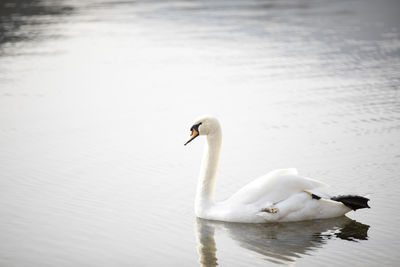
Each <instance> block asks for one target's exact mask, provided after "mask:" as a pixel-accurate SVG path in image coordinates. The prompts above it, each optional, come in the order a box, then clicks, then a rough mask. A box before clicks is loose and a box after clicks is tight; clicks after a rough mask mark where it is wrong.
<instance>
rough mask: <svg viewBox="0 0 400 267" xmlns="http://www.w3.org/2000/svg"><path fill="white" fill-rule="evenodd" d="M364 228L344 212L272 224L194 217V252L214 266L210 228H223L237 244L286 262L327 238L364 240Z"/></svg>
mask: <svg viewBox="0 0 400 267" xmlns="http://www.w3.org/2000/svg"><path fill="white" fill-rule="evenodd" d="M368 228H369V226H368V225H365V224H362V223H359V222H356V221H354V220H351V219H349V218H348V217H345V216H343V217H339V218H333V219H325V220H313V221H303V222H292V223H273V224H242V223H228V222H216V221H208V220H204V219H199V218H198V219H197V241H198V252H199V255H200V263H201V264H202V266H207V267H208V266H217V265H218V264H217V256H216V252H217V246H216V243H215V240H214V231H215V229H218V230H219V229H223V230H225V231H226V232H227V233H228V234H229V236H230V237H231V238H232V239H233V240H235V241H236V242H238V244H239V245H240V246H241V247H243V248H246V249H249V250H251V251H254V252H257V253H259V254H261V255H263V256H265V257H266V259H267V260H269V261H272V262H279V263H290V262H294V261H295V260H296V258H299V257H301V256H302V255H305V254H308V253H309V252H310V251H313V250H315V249H317V248H320V247H322V246H323V245H324V244H325V243H326V242H328V240H329V239H331V238H340V239H345V240H351V241H356V240H365V239H367V238H368V235H367V232H368Z"/></svg>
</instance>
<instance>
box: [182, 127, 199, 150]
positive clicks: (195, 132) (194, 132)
mask: <svg viewBox="0 0 400 267" xmlns="http://www.w3.org/2000/svg"><path fill="white" fill-rule="evenodd" d="M197 136H199V132H198V131H197V130H196V129H193V130H192V135H191V136H190V139H189V141H187V142H186V143H185V146H186V145H187V144H189V143H190V142H191V141H192V140H193V139H195V138H196V137H197Z"/></svg>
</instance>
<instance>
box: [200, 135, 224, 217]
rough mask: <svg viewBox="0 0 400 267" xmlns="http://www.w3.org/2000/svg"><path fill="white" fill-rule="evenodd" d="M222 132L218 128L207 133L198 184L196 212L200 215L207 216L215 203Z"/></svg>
mask: <svg viewBox="0 0 400 267" xmlns="http://www.w3.org/2000/svg"><path fill="white" fill-rule="evenodd" d="M221 140H222V134H221V130H220V129H217V130H216V131H215V132H213V133H212V134H209V135H207V146H206V148H205V151H204V155H203V161H202V167H201V171H200V176H199V180H198V184H197V193H196V201H195V212H196V215H197V216H198V217H202V218H204V217H207V216H206V214H207V211H209V209H210V208H211V207H212V206H213V205H214V188H215V176H216V173H217V167H218V159H219V152H220V148H221Z"/></svg>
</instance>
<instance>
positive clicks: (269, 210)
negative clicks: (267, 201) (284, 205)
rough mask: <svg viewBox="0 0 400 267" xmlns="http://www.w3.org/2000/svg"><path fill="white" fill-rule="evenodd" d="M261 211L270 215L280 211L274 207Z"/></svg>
mask: <svg viewBox="0 0 400 267" xmlns="http://www.w3.org/2000/svg"><path fill="white" fill-rule="evenodd" d="M261 211H264V212H268V213H278V211H279V209H278V208H273V207H268V208H263V209H262V210H261Z"/></svg>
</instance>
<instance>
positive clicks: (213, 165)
mask: <svg viewBox="0 0 400 267" xmlns="http://www.w3.org/2000/svg"><path fill="white" fill-rule="evenodd" d="M190 130H191V132H192V133H191V136H190V139H189V141H187V142H186V143H185V145H186V144H188V143H189V142H191V141H192V140H193V139H195V138H196V137H198V136H200V135H205V136H206V137H207V147H206V150H205V152H204V158H203V161H202V168H201V171H200V176H199V181H198V185H197V193H196V200H195V213H196V216H197V217H200V218H203V219H209V220H217V221H230V222H243V223H263V222H287V221H302V220H312V219H324V218H333V217H338V216H342V215H344V214H345V213H347V212H349V211H351V210H356V209H360V208H369V206H368V203H367V202H368V201H369V199H368V198H365V197H361V196H352V195H348V196H338V197H331V196H329V195H327V194H326V193H324V192H323V188H324V187H327V185H326V184H324V183H321V182H319V181H316V180H313V179H310V178H305V177H301V176H298V173H297V170H296V169H282V170H275V171H272V172H270V173H268V174H266V175H264V176H262V177H260V178H258V179H256V180H254V181H252V182H251V183H249V184H247V185H246V186H244V187H243V188H241V189H240V190H239V191H238V192H236V193H235V194H233V195H232V196H231V197H230V198H229V199H227V200H225V201H223V202H218V203H216V202H215V201H214V186H215V175H216V171H217V166H218V159H219V152H220V148H221V141H222V133H221V126H220V124H219V122H218V120H217V119H216V118H214V117H211V116H204V117H202V118H200V119H198V120H197V121H196V122H195V123H194V124H193V126H192V127H191V129H190Z"/></svg>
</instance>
